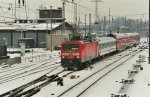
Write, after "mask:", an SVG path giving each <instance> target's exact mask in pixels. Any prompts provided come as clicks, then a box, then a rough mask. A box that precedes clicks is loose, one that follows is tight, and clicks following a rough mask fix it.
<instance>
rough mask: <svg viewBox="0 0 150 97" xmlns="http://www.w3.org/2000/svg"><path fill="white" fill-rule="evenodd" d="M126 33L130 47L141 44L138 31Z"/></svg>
mask: <svg viewBox="0 0 150 97" xmlns="http://www.w3.org/2000/svg"><path fill="white" fill-rule="evenodd" d="M125 35H126V36H127V44H128V47H131V46H134V45H137V44H139V42H140V35H139V34H138V33H125Z"/></svg>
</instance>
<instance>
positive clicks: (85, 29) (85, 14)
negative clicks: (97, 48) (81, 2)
mask: <svg viewBox="0 0 150 97" xmlns="http://www.w3.org/2000/svg"><path fill="white" fill-rule="evenodd" d="M85 33H86V14H85Z"/></svg>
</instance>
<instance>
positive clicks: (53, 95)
mask: <svg viewBox="0 0 150 97" xmlns="http://www.w3.org/2000/svg"><path fill="white" fill-rule="evenodd" d="M142 41H145V39H142ZM142 43H143V42H142ZM134 49H137V48H133V49H132V50H134ZM132 50H131V49H129V50H127V51H124V52H121V53H119V54H116V55H114V56H111V57H109V58H106V59H104V60H103V61H101V62H99V63H96V64H94V65H93V68H92V69H90V68H86V69H84V70H82V71H78V72H75V73H73V74H71V75H69V76H67V77H65V78H64V79H63V80H64V86H57V83H56V82H53V83H51V84H49V85H47V86H45V87H44V88H42V89H41V91H40V92H38V93H37V94H36V95H34V96H33V97H57V96H58V95H59V94H60V93H62V92H63V91H65V90H66V89H67V88H69V87H70V86H73V85H74V84H76V83H78V82H80V81H81V80H82V79H84V78H86V77H87V76H89V75H90V74H92V73H94V72H95V71H97V70H98V69H100V68H103V67H104V66H106V65H107V64H109V63H111V62H113V61H114V60H116V59H117V58H119V57H120V56H122V55H125V54H128V53H131V51H132ZM140 55H143V56H145V57H146V58H145V62H142V63H141V65H142V67H143V70H141V71H140V72H138V73H137V74H136V75H135V76H134V80H135V81H134V83H133V84H130V85H129V87H128V89H127V90H126V91H125V94H127V95H128V96H129V97H150V93H149V91H150V85H149V84H150V70H149V69H150V64H148V49H145V50H143V51H142V52H140V53H138V54H137V55H135V56H134V57H133V58H131V59H129V60H128V61H127V62H125V63H124V64H123V65H121V66H119V68H117V69H115V70H113V71H112V72H111V73H109V74H108V75H107V76H105V77H104V78H102V79H101V80H99V81H98V82H96V84H94V85H93V86H92V87H90V88H89V89H88V90H86V91H85V93H84V94H83V95H81V97H111V94H117V93H118V92H119V90H120V88H121V87H122V85H123V84H122V83H120V82H121V80H122V79H126V78H127V77H128V70H132V67H133V64H137V62H136V61H137V60H138V59H139V56H140ZM10 56H11V57H14V56H16V54H11V55H10ZM17 56H19V55H17ZM54 66H60V55H59V51H53V52H50V51H46V50H43V49H34V51H33V53H32V52H30V53H27V54H25V56H24V57H23V58H22V63H21V64H15V65H12V66H11V67H7V68H2V67H0V94H2V93H4V92H7V91H9V90H11V89H14V88H16V87H19V86H21V85H23V84H25V83H28V82H30V81H32V80H34V79H36V78H38V77H39V76H41V75H43V74H46V73H47V72H50V71H51V70H52V69H53V68H55V67H54ZM61 70H63V68H62V67H61V66H60V67H58V68H57V70H55V71H52V72H50V73H49V75H51V74H55V73H57V72H59V71H61ZM72 75H75V76H78V78H75V79H71V78H70V77H71V76H72ZM97 76H98V75H97ZM13 78H14V80H10V81H9V79H13ZM96 78H97V77H96V76H95V77H93V78H92V79H91V80H90V81H89V82H86V83H85V84H83V86H82V87H81V88H78V87H77V89H76V90H74V91H72V93H71V96H70V94H68V96H62V97H76V96H75V95H76V94H77V93H78V91H80V90H82V88H84V87H85V86H86V85H89V84H90V83H92V81H93V80H95V79H96ZM5 79H6V80H5Z"/></svg>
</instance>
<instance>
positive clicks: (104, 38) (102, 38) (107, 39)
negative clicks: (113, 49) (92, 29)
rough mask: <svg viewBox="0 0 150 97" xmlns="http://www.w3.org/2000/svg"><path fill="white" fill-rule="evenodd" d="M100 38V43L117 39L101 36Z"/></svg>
mask: <svg viewBox="0 0 150 97" xmlns="http://www.w3.org/2000/svg"><path fill="white" fill-rule="evenodd" d="M98 40H99V42H100V43H106V42H115V41H116V39H115V38H113V37H100V38H99V39H98Z"/></svg>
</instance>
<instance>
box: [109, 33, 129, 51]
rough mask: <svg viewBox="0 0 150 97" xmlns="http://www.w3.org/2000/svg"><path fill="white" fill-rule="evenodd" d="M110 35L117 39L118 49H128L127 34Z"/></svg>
mask: <svg viewBox="0 0 150 97" xmlns="http://www.w3.org/2000/svg"><path fill="white" fill-rule="evenodd" d="M108 36H111V37H114V38H115V39H116V49H117V50H118V51H121V50H124V49H126V47H127V46H128V45H127V36H126V35H125V34H123V33H112V34H109V35H108Z"/></svg>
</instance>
